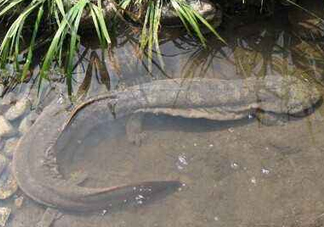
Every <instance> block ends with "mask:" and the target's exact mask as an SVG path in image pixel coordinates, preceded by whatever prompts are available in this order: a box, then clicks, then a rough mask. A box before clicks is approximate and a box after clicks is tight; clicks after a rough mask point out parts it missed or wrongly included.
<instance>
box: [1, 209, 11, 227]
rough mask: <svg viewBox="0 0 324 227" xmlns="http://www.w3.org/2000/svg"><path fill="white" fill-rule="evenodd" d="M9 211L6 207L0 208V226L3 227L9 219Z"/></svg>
mask: <svg viewBox="0 0 324 227" xmlns="http://www.w3.org/2000/svg"><path fill="white" fill-rule="evenodd" d="M10 213H11V209H10V208H8V207H0V226H1V227H5V226H6V223H7V221H8V219H9V216H10Z"/></svg>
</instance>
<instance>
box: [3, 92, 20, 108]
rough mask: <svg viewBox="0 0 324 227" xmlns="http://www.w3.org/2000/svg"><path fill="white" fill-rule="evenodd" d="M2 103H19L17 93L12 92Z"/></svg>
mask: <svg viewBox="0 0 324 227" xmlns="http://www.w3.org/2000/svg"><path fill="white" fill-rule="evenodd" d="M1 101H2V102H1V105H12V104H14V103H15V102H17V96H16V94H15V93H13V92H10V93H8V94H6V95H5V96H4V97H3V99H2V100H1Z"/></svg>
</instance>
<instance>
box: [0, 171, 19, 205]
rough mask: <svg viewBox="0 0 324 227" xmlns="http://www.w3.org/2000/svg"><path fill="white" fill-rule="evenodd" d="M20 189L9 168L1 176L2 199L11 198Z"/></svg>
mask: <svg viewBox="0 0 324 227" xmlns="http://www.w3.org/2000/svg"><path fill="white" fill-rule="evenodd" d="M17 189H18V184H17V182H16V180H15V178H14V176H13V175H12V173H11V168H10V166H8V167H7V168H6V169H5V170H4V172H3V173H2V174H1V176H0V199H7V198H9V197H11V196H12V195H13V194H15V192H16V191H17Z"/></svg>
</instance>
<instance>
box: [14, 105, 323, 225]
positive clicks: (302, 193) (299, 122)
mask: <svg viewBox="0 0 324 227" xmlns="http://www.w3.org/2000/svg"><path fill="white" fill-rule="evenodd" d="M321 112H323V108H322V109H318V110H317V111H316V112H315V113H313V114H312V115H310V116H308V117H306V118H300V119H291V121H289V122H287V123H285V124H283V125H276V126H271V127H269V126H263V125H261V124H260V123H259V122H258V121H257V120H255V119H245V120H240V121H227V122H220V121H209V120H204V119H197V120H192V119H185V118H178V117H168V116H164V115H159V116H155V115H150V114H149V115H147V116H146V118H145V122H144V132H145V133H146V137H145V138H144V140H143V142H142V144H141V145H140V146H136V145H133V144H130V143H129V142H128V141H127V139H126V136H125V132H124V131H123V127H124V124H123V123H122V122H121V123H120V124H114V125H109V124H102V125H101V126H99V127H97V128H96V129H95V130H93V131H91V132H90V133H89V134H88V135H87V136H86V138H85V139H84V140H82V141H80V140H74V141H71V142H70V143H69V145H68V146H67V147H66V150H65V151H64V153H61V154H60V157H59V158H60V165H61V168H62V169H61V171H62V172H63V173H65V174H66V175H69V174H70V175H71V174H72V175H73V174H75V173H78V172H80V171H82V172H85V173H87V175H88V179H87V181H86V182H85V183H84V184H85V185H87V186H93V187H100V186H113V185H118V184H123V183H131V182H139V181H143V180H179V181H181V182H182V183H183V187H182V188H181V190H179V191H178V192H176V193H174V194H172V195H169V196H167V197H165V198H162V199H159V200H157V201H153V202H151V203H149V204H144V205H141V204H139V205H138V206H135V207H130V208H125V209H119V210H114V211H113V212H110V211H109V209H108V210H105V211H100V212H98V213H95V214H66V213H64V214H63V216H62V217H60V218H59V219H58V220H57V221H56V222H55V223H54V225H53V226H54V227H63V226H70V227H74V226H78V227H85V226H147V227H148V226H150V227H151V226H322V225H324V217H323V216H324V214H323V213H324V196H323V189H324V183H323V181H322V180H321V179H322V175H323V173H324V166H323V162H324V155H323V151H324V149H323V147H324V140H323V136H324V117H323V116H322V114H321ZM112 126H113V128H111V127H112ZM118 128H119V129H118ZM43 210H44V209H43V208H42V207H40V206H39V205H36V204H34V203H33V202H31V201H28V199H27V202H26V203H25V204H24V206H23V207H22V208H21V210H20V212H17V213H16V214H15V218H14V219H13V220H12V222H11V224H12V226H33V225H34V223H36V222H37V220H39V217H40V216H39V215H41V214H42V212H43ZM27 213H29V215H27ZM19 223H20V224H19ZM27 223H28V224H27Z"/></svg>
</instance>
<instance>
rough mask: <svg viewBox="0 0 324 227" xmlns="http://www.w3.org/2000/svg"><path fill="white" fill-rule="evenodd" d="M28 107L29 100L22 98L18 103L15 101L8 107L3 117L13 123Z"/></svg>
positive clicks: (29, 105) (29, 104)
mask: <svg viewBox="0 0 324 227" xmlns="http://www.w3.org/2000/svg"><path fill="white" fill-rule="evenodd" d="M30 107H31V102H30V100H29V99H28V98H26V97H23V98H21V99H20V100H19V101H17V102H16V103H15V105H13V106H11V107H10V108H9V109H8V111H7V112H6V113H5V115H4V116H5V118H6V119H7V120H9V121H13V120H15V119H17V118H19V117H21V116H22V115H23V114H24V113H25V112H26V111H27V110H28V108H30Z"/></svg>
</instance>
